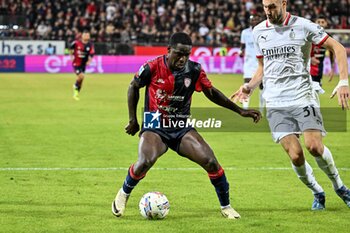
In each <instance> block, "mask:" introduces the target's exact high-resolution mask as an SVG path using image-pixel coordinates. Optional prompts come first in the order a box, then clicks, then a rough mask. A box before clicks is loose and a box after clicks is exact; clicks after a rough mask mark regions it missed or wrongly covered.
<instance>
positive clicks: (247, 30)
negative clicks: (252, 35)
mask: <svg viewBox="0 0 350 233" xmlns="http://www.w3.org/2000/svg"><path fill="white" fill-rule="evenodd" d="M249 31H250V28H245V29H243V30H242V33H244V34H245V33H248V32H249Z"/></svg>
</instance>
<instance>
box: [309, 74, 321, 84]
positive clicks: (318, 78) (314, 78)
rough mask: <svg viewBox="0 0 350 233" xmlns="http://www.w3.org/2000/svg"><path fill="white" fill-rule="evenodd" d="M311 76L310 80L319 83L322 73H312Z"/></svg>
mask: <svg viewBox="0 0 350 233" xmlns="http://www.w3.org/2000/svg"><path fill="white" fill-rule="evenodd" d="M311 77H312V81H314V82H318V83H320V85H321V79H322V74H320V75H312V76H311Z"/></svg>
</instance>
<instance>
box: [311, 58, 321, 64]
mask: <svg viewBox="0 0 350 233" xmlns="http://www.w3.org/2000/svg"><path fill="white" fill-rule="evenodd" d="M311 64H312V65H318V64H320V60H318V59H317V58H316V57H312V58H311Z"/></svg>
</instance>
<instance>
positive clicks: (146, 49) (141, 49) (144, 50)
mask: <svg viewBox="0 0 350 233" xmlns="http://www.w3.org/2000/svg"><path fill="white" fill-rule="evenodd" d="M167 49H168V48H167V47H166V46H153V47H152V46H135V47H134V51H135V55H137V56H158V55H161V54H166V53H167ZM221 49H222V48H220V47H216V48H212V47H193V48H192V53H191V55H192V56H196V57H198V56H220V50H221ZM238 53H239V48H227V55H226V56H235V55H237V54H238Z"/></svg>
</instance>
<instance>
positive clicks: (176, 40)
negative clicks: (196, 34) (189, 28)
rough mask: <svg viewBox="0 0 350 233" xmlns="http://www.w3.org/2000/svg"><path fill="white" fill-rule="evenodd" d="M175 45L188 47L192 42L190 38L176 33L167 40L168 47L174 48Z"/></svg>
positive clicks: (184, 34)
mask: <svg viewBox="0 0 350 233" xmlns="http://www.w3.org/2000/svg"><path fill="white" fill-rule="evenodd" d="M177 44H184V45H190V46H192V40H191V37H190V36H189V35H188V34H187V33H184V32H176V33H174V34H172V35H171V37H170V40H169V46H170V47H174V46H176V45H177Z"/></svg>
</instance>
